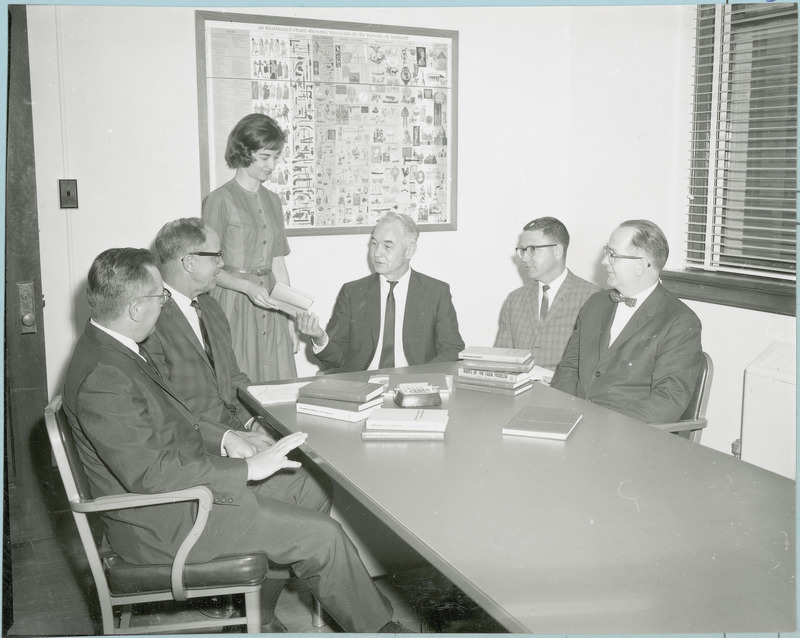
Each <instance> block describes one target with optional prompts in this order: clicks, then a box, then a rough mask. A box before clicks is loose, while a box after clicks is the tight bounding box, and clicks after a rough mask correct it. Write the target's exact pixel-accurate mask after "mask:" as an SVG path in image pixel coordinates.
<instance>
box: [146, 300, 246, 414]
mask: <svg viewBox="0 0 800 638" xmlns="http://www.w3.org/2000/svg"><path fill="white" fill-rule="evenodd" d="M197 302H198V304H199V305H200V311H201V312H202V314H203V324H204V325H205V327H206V331H207V332H208V339H209V341H210V342H211V352H212V353H213V355H214V367H213V368H212V366H211V362H210V361H209V360H208V356H207V355H206V351H205V349H204V348H203V345H202V344H201V343H200V341H199V340H198V339H197V336H196V335H195V333H194V331H193V330H192V327H191V326H190V325H189V322H188V320H187V319H186V317H185V316H184V314H183V313H182V312H181V309H180V308H179V307H178V304H176V303H175V301H173V300H172V299H170V300H169V301H167V303H166V304H164V307H163V308H162V309H161V314H160V315H159V317H158V322H157V323H156V329H155V332H154V333H153V334H152V335H150V336H149V337H148V338H147V339H145V340H144V341H143V342H142V345H143V346H144V347H145V349H146V350H147V351H148V352H149V353H150V356H151V357H152V358H153V361H155V363H156V366H157V367H158V368H159V371H160V372H161V375H162V376H163V377H166V378H167V379H169V381H170V383H171V384H172V387H173V388H174V389H175V391H176V392H177V394H178V396H180V397H181V398H182V399H183V400H184V402H185V403H186V404H187V405H189V406H191V408H192V409H193V410H194V411H195V412H196V413H197V414H199V415H201V416H202V417H203V418H205V419H206V420H208V421H213V422H218V423H223V424H225V425H228V426H229V427H231V428H234V429H237V430H238V429H242V428H243V427H244V424H245V423H247V421H248V420H249V419H250V417H251V416H252V414H251V413H250V411H249V410H248V409H247V408H246V407H245V406H244V405H243V404H242V402H241V401H239V398H238V396H237V394H236V390H237V388H239V387H240V386H245V387H246V386H248V385H250V379H249V378H248V376H247V375H246V374H245V373H244V372H242V371H241V370H240V369H239V364H238V363H237V361H236V355H234V353H233V345H232V343H231V328H230V324H229V323H228V318H227V317H226V316H225V312H224V311H223V310H222V308H221V307H220V305H219V302H218V301H217V300H216V299H214V298H213V297H212V296H211V295H208V294H203V295H198V297H197Z"/></svg>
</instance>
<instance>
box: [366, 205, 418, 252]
mask: <svg viewBox="0 0 800 638" xmlns="http://www.w3.org/2000/svg"><path fill="white" fill-rule="evenodd" d="M392 221H397V222H400V225H401V226H402V227H403V234H404V235H405V236H406V240H407V241H406V246H408V245H409V244H415V243H416V242H417V239H418V238H419V228H418V227H417V223H416V222H415V221H414V220H413V218H412V217H411V216H410V215H406V214H405V213H395V212H394V211H389V212H388V213H386V214H385V215H384V216H383V217H381V218H380V219H379V220H378V221H377V222H376V223H375V225H376V226H377V225H378V224H385V223H387V222H392Z"/></svg>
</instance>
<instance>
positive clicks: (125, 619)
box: [103, 605, 131, 633]
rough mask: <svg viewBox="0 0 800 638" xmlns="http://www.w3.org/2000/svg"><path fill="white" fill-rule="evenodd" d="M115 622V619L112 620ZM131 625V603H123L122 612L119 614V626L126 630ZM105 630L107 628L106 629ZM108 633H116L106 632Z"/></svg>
mask: <svg viewBox="0 0 800 638" xmlns="http://www.w3.org/2000/svg"><path fill="white" fill-rule="evenodd" d="M112 623H113V620H112ZM103 624H104V625H105V617H104V618H103ZM130 626H131V606H130V605H123V607H122V613H121V614H120V616H119V628H120V630H126V629H128V628H129V627H130ZM104 631H105V630H104ZM106 633H114V632H113V631H111V632H106Z"/></svg>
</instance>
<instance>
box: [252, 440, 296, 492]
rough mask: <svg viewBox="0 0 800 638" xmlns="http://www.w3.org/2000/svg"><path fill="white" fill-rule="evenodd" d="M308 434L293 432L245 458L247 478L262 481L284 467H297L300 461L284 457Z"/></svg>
mask: <svg viewBox="0 0 800 638" xmlns="http://www.w3.org/2000/svg"><path fill="white" fill-rule="evenodd" d="M306 438H308V434H306V433H305V432H295V433H294V434H290V435H289V436H287V437H284V438H282V439H281V440H280V441H278V442H277V443H275V445H272V446H270V447H268V448H267V449H266V450H262V451H260V452H259V453H258V454H254V455H253V456H251V457H249V458H248V459H247V480H248V481H262V480H264V479H265V478H267V477H268V476H272V475H273V474H275V472H278V471H280V470H283V469H286V468H298V467H300V463H298V462H297V461H290V460H289V459H288V458H286V455H287V454H289V452H291V451H292V450H294V449H295V448H297V447H300V446H301V445H302V444H303V443H305V440H306Z"/></svg>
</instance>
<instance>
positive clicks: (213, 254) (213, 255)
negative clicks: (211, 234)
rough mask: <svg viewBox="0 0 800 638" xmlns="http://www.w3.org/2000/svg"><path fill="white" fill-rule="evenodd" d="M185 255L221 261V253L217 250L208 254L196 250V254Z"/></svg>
mask: <svg viewBox="0 0 800 638" xmlns="http://www.w3.org/2000/svg"><path fill="white" fill-rule="evenodd" d="M186 254H187V255H198V256H200V257H216V258H217V259H222V251H221V250H218V251H217V252H215V253H210V252H207V251H202V250H198V251H197V252H193V253H186Z"/></svg>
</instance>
